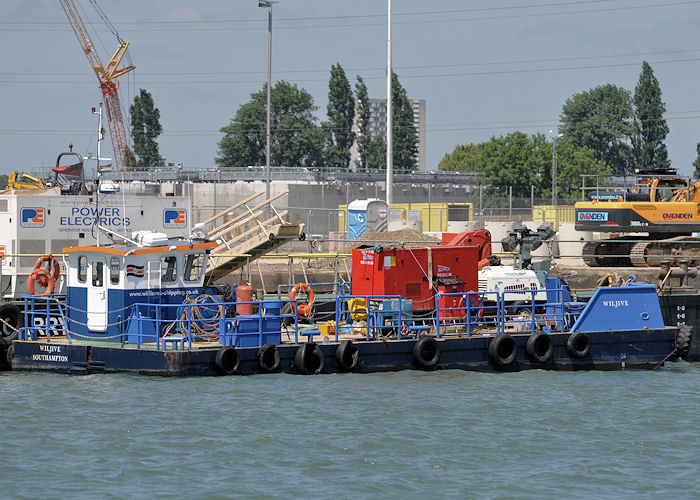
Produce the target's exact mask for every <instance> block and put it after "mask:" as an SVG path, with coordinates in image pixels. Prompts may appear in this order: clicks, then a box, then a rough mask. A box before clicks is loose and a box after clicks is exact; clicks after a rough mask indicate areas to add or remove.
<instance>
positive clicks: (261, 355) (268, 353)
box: [258, 344, 280, 373]
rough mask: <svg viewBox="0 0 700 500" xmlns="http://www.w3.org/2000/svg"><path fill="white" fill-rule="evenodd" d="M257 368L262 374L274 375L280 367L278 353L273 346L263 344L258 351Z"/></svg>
mask: <svg viewBox="0 0 700 500" xmlns="http://www.w3.org/2000/svg"><path fill="white" fill-rule="evenodd" d="M258 367H260V370H261V371H262V372H263V373H274V372H276V371H277V370H278V369H279V367H280V353H279V351H278V350H277V346H276V345H275V344H265V345H264V346H262V347H261V348H260V349H258Z"/></svg>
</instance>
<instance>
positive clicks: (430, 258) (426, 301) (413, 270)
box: [352, 245, 480, 317]
mask: <svg viewBox="0 0 700 500" xmlns="http://www.w3.org/2000/svg"><path fill="white" fill-rule="evenodd" d="M479 255H480V248H479V247H478V246H439V247H420V248H383V247H381V246H379V245H375V246H374V247H360V248H355V249H354V250H353V251H352V292H353V295H378V296H382V295H400V296H401V297H403V298H406V299H411V300H412V301H413V310H414V311H423V312H425V311H431V310H433V309H435V293H436V292H440V293H453V292H476V291H478V289H479V285H478V276H477V274H478V263H479ZM440 300H441V302H440V308H441V309H443V308H463V307H464V306H463V304H462V298H461V297H460V296H458V295H455V296H446V297H441V299H440ZM442 314H443V313H442V312H441V315H442ZM444 314H445V315H446V316H454V317H463V316H464V310H448V311H445V313H444Z"/></svg>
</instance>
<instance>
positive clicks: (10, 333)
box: [0, 304, 24, 345]
mask: <svg viewBox="0 0 700 500" xmlns="http://www.w3.org/2000/svg"><path fill="white" fill-rule="evenodd" d="M0 319H1V320H3V321H4V322H5V323H7V324H5V323H0V344H4V345H10V344H11V343H12V341H14V340H16V339H17V336H18V335H19V332H18V330H19V329H20V328H22V327H23V326H24V314H22V311H21V310H20V309H19V307H17V306H16V305H14V304H2V305H0ZM8 325H9V326H8ZM13 328H16V330H13Z"/></svg>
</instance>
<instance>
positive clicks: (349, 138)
mask: <svg viewBox="0 0 700 500" xmlns="http://www.w3.org/2000/svg"><path fill="white" fill-rule="evenodd" d="M326 109H327V114H328V122H327V123H326V124H324V125H325V126H324V130H325V132H326V133H325V136H326V150H325V154H324V156H325V159H326V166H327V167H330V168H341V169H347V168H348V167H349V166H350V160H351V158H352V151H351V148H352V143H353V140H354V135H355V134H354V133H353V131H352V122H353V118H354V116H355V100H354V99H353V96H352V89H351V87H350V82H349V81H348V79H347V77H346V76H345V71H343V68H342V66H340V63H338V64H335V65H333V66H332V67H331V78H330V80H329V82H328V106H327V108H326Z"/></svg>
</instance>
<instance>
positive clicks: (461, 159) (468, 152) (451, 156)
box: [438, 143, 484, 172]
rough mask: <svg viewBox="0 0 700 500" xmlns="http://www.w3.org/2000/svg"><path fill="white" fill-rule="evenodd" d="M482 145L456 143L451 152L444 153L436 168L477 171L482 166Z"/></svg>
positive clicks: (454, 170)
mask: <svg viewBox="0 0 700 500" xmlns="http://www.w3.org/2000/svg"><path fill="white" fill-rule="evenodd" d="M483 155H484V145H483V143H482V144H465V145H461V144H458V145H457V146H456V147H455V148H454V150H453V151H452V152H451V153H446V154H445V156H443V158H442V160H440V163H439V164H438V170H449V171H453V172H477V171H479V170H481V169H482V167H483Z"/></svg>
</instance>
